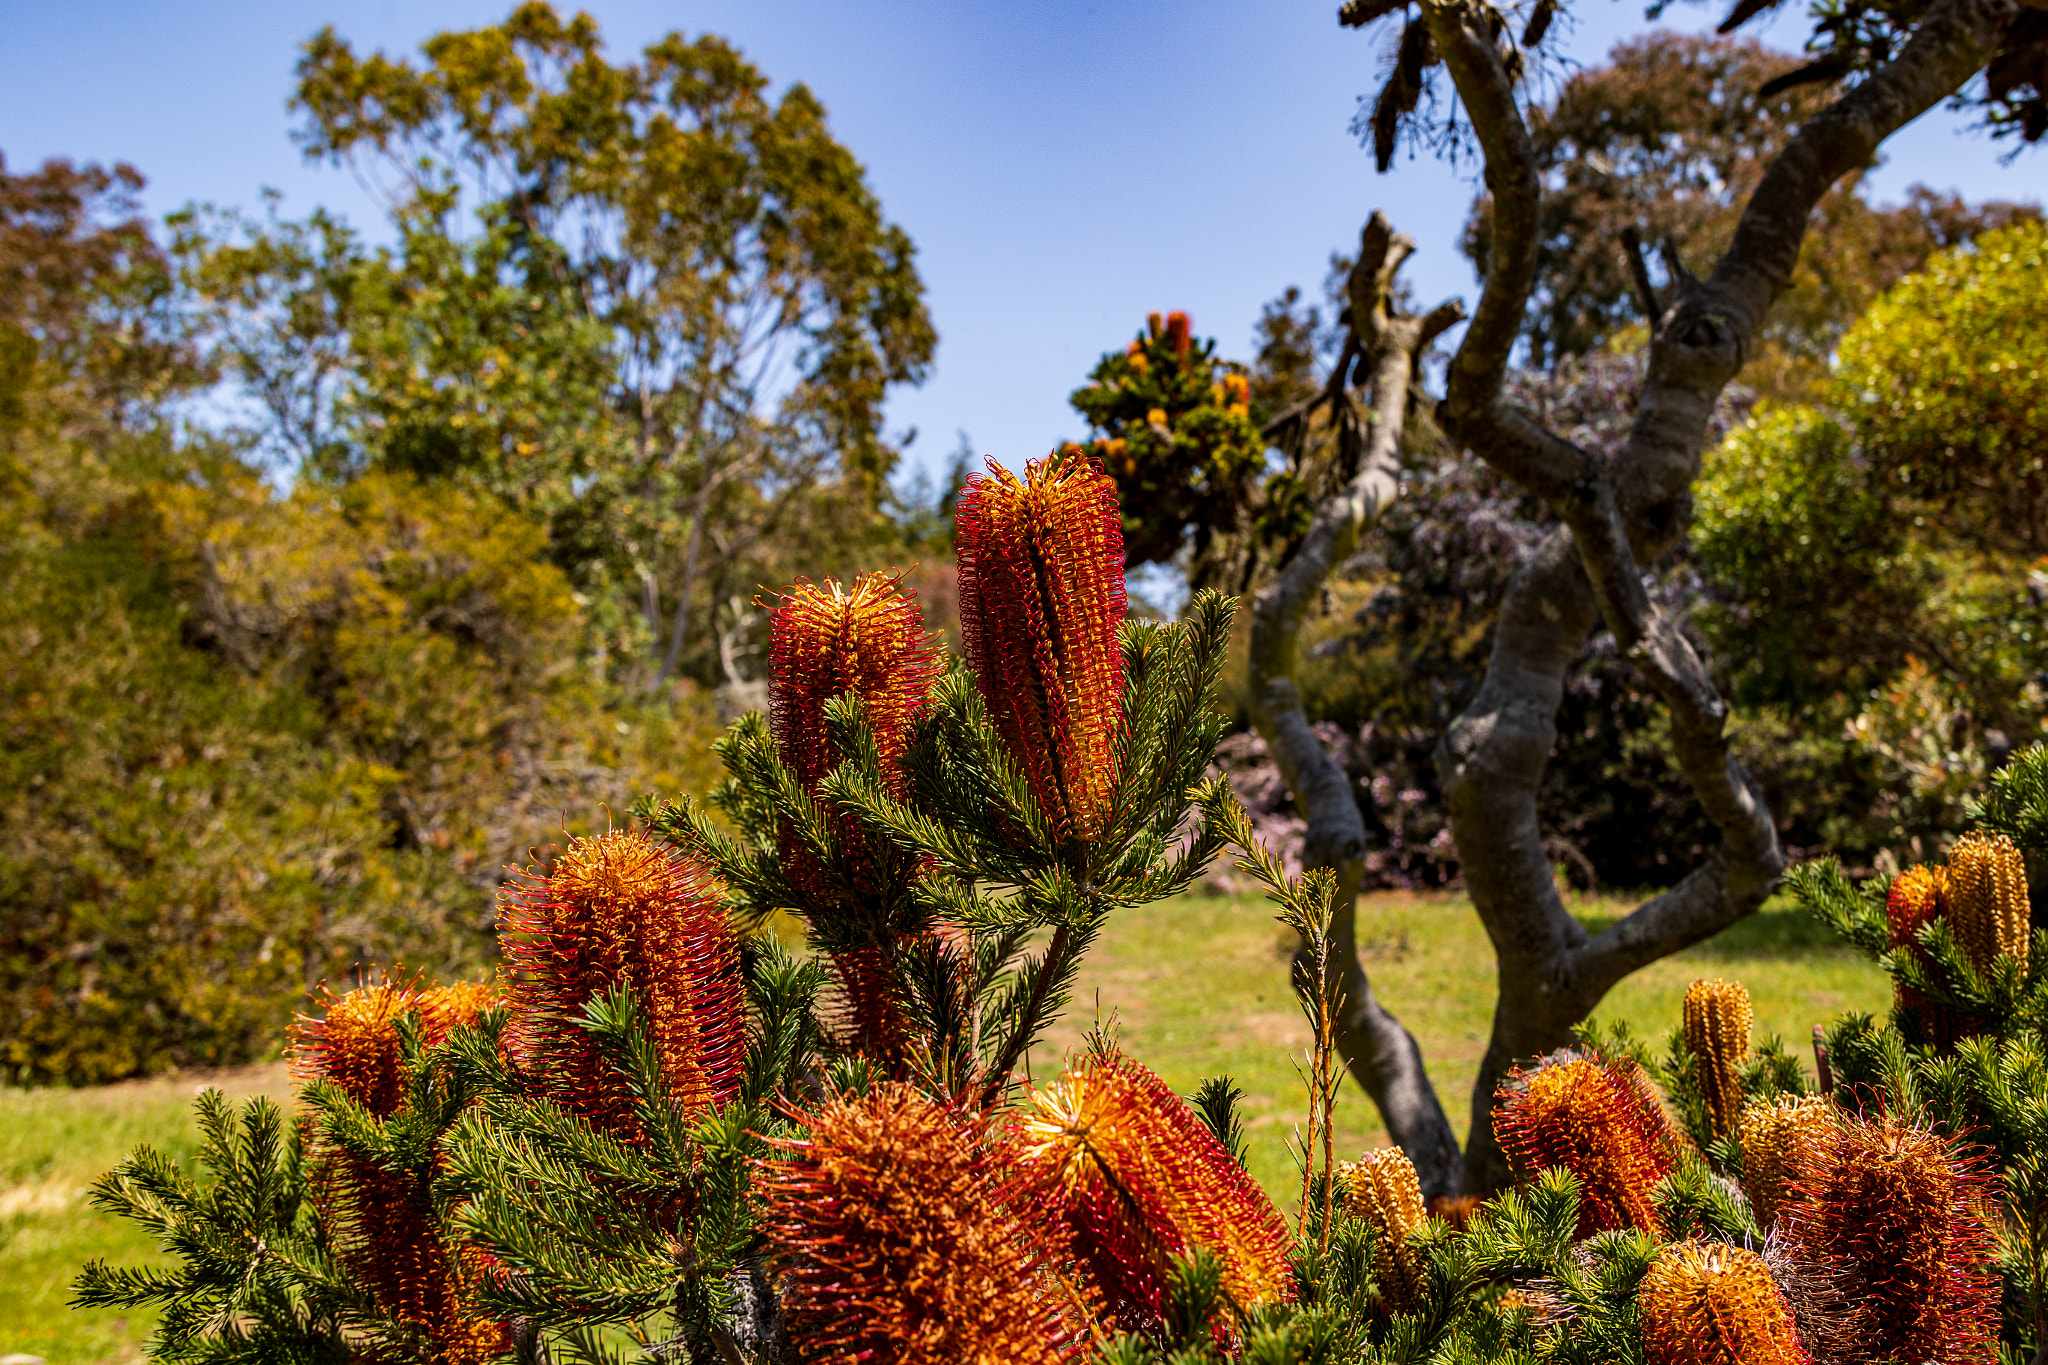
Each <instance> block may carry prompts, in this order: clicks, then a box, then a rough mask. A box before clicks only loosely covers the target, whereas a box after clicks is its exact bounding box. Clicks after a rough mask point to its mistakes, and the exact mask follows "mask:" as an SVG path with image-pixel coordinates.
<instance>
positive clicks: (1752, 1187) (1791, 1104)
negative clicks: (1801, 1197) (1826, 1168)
mask: <svg viewBox="0 0 2048 1365" xmlns="http://www.w3.org/2000/svg"><path fill="white" fill-rule="evenodd" d="M1834 1125H1835V1107H1834V1105H1833V1104H1832V1103H1831V1102H1830V1101H1829V1100H1828V1099H1827V1098H1826V1097H1825V1096H1821V1095H1779V1096H1777V1097H1775V1098H1773V1099H1769V1100H1751V1101H1750V1102H1749V1104H1748V1105H1746V1106H1745V1107H1744V1108H1743V1111H1742V1118H1741V1121H1740V1122H1739V1123H1738V1124H1737V1126H1736V1131H1737V1133H1738V1134H1739V1135H1740V1136H1741V1141H1742V1189H1743V1193H1745V1194H1746V1195H1748V1196H1749V1207H1750V1211H1751V1212H1752V1213H1754V1214H1755V1215H1756V1225H1757V1226H1758V1227H1760V1228H1765V1229H1768V1228H1769V1227H1770V1226H1771V1224H1772V1223H1774V1222H1776V1221H1777V1218H1778V1213H1779V1210H1781V1209H1783V1208H1784V1206H1785V1203H1786V1201H1787V1200H1788V1199H1790V1198H1791V1197H1792V1192H1793V1190H1794V1188H1795V1182H1797V1181H1798V1180H1799V1178H1800V1173H1801V1172H1802V1171H1804V1170H1805V1169H1806V1168H1807V1166H1808V1164H1809V1162H1810V1161H1811V1160H1812V1159H1813V1157H1814V1155H1815V1154H1816V1153H1817V1152H1818V1151H1819V1150H1820V1144H1821V1143H1822V1142H1823V1141H1824V1140H1825V1139H1826V1137H1827V1134H1828V1130H1829V1129H1831V1128H1833V1127H1834Z"/></svg>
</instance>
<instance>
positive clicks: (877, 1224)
mask: <svg viewBox="0 0 2048 1365" xmlns="http://www.w3.org/2000/svg"><path fill="white" fill-rule="evenodd" d="M798 1117H799V1119H800V1120H801V1121H802V1122H803V1123H804V1125H805V1127H806V1128H807V1129H808V1130H809V1135H808V1137H807V1138H805V1139H804V1140H802V1141H796V1142H788V1143H785V1144H783V1145H784V1147H785V1148H786V1149H787V1155H786V1157H784V1158H783V1159H780V1160H776V1161H770V1162H766V1163H763V1165H762V1167H761V1171H760V1175H759V1176H758V1178H757V1179H758V1183H757V1185H756V1189H757V1190H759V1191H760V1193H761V1196H762V1201H763V1202H762V1211H761V1222H760V1226H761V1229H762V1232H763V1233H764V1235H765V1236H766V1238H767V1241H768V1245H769V1248H770V1252H771V1255H772V1257H773V1259H774V1261H775V1263H776V1264H777V1266H778V1267H780V1268H781V1270H782V1272H783V1275H782V1281H781V1283H782V1285H783V1286H784V1293H785V1295H786V1306H787V1309H788V1311H789V1312H790V1314H791V1317H792V1319H793V1327H794V1329H795V1335H796V1337H797V1339H798V1344H799V1346H800V1348H801V1350H802V1353H803V1358H804V1359H805V1360H807V1361H829V1362H849V1363H850V1362H854V1361H876V1362H879V1361H893V1362H900V1363H901V1365H941V1363H942V1362H943V1363H944V1365H952V1363H953V1362H959V1361H966V1362H972V1363H973V1365H1008V1362H1013V1361H1015V1362H1022V1365H1051V1363H1052V1362H1057V1361H1066V1360H1071V1359H1074V1358H1075V1357H1076V1356H1078V1354H1079V1352H1080V1349H1081V1347H1082V1346H1083V1345H1084V1344H1085V1341H1086V1338H1087V1334H1086V1331H1085V1329H1084V1328H1083V1326H1082V1322H1083V1319H1082V1315H1081V1311H1080V1306H1079V1299H1078V1297H1077V1295H1076V1294H1075V1293H1073V1292H1072V1291H1070V1290H1069V1289H1068V1288H1067V1287H1066V1286H1065V1285H1064V1284H1063V1283H1062V1282H1061V1281H1060V1280H1059V1278H1058V1277H1057V1276H1056V1275H1055V1274H1054V1272H1053V1271H1052V1269H1051V1268H1050V1267H1048V1266H1047V1265H1046V1264H1044V1263H1043V1262H1042V1261H1040V1260H1039V1259H1038V1258H1037V1255H1036V1253H1035V1252H1034V1251H1033V1250H1032V1244H1031V1240H1030V1238H1029V1236H1028V1235H1027V1232H1026V1230H1025V1228H1024V1226H1023V1225H1022V1223H1021V1222H1020V1221H1019V1219H1018V1217H1017V1215H1016V1214H1015V1213H1014V1212H1012V1208H1011V1204H1010V1200H1009V1196H1010V1193H1011V1191H1010V1189H1009V1186H1008V1181H1007V1179H1006V1177H1005V1174H1004V1171H1003V1166H1002V1163H1001V1161H1000V1160H999V1159H998V1156H999V1154H998V1153H997V1151H996V1150H995V1149H994V1148H993V1147H992V1145H991V1142H990V1138H989V1133H988V1131H987V1129H986V1128H985V1126H983V1125H982V1124H981V1123H980V1122H979V1121H978V1120H974V1119H970V1118H967V1117H964V1116H963V1115H961V1114H960V1113H958V1112H956V1111H954V1110H951V1109H948V1108H945V1107H943V1106H941V1105H938V1104H936V1103H934V1102H933V1101H931V1100H929V1099H927V1098H926V1097H924V1096H923V1095H921V1094H919V1093H918V1092H917V1091H916V1090H914V1089H912V1088H910V1087H909V1086H906V1085H902V1084H900V1083H898V1082H894V1081H884V1082H881V1083H879V1084H877V1085H876V1086H875V1087H874V1088H873V1089H872V1090H870V1091H869V1092H868V1093H867V1094H866V1095H864V1096H861V1097H859V1098H836V1099H831V1100H828V1101H826V1102H825V1104H824V1105H822V1106H821V1107H820V1108H819V1109H818V1110H817V1111H816V1112H815V1113H812V1114H808V1115H799V1116H798Z"/></svg>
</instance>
